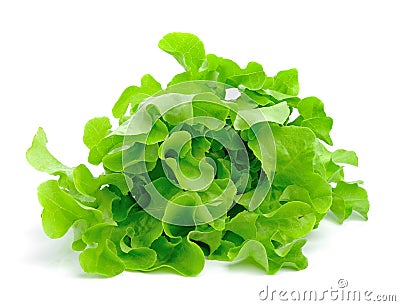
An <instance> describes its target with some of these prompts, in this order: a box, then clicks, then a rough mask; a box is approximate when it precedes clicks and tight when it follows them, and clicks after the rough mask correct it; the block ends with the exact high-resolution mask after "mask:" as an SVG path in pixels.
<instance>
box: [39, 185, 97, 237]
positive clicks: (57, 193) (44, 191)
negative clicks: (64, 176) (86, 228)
mask: <svg viewBox="0 0 400 306" xmlns="http://www.w3.org/2000/svg"><path fill="white" fill-rule="evenodd" d="M38 197H39V202H40V204H41V205H42V206H43V213H42V225H43V230H44V232H45V233H46V235H47V236H49V237H50V238H60V237H62V236H64V235H65V233H66V232H67V231H68V230H69V229H70V227H71V226H72V225H73V224H74V222H75V221H77V220H80V219H87V220H90V221H95V220H94V219H95V216H94V213H93V211H90V210H87V209H84V208H83V207H82V206H81V205H80V204H79V203H78V202H77V201H76V200H75V199H74V198H73V197H72V196H70V195H69V194H68V193H66V192H65V191H63V190H61V188H60V187H59V186H58V183H57V181H47V182H44V183H42V184H41V185H40V186H39V188H38Z"/></svg>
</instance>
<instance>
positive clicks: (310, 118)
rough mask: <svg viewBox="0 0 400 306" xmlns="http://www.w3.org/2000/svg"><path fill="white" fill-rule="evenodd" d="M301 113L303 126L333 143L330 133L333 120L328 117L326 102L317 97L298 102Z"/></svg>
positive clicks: (327, 141) (320, 137)
mask: <svg viewBox="0 0 400 306" xmlns="http://www.w3.org/2000/svg"><path fill="white" fill-rule="evenodd" d="M297 108H298V110H299V113H300V115H301V118H302V119H301V126H304V127H307V128H309V129H311V130H312V131H313V132H314V133H315V135H316V136H317V137H318V138H319V139H321V140H323V141H325V142H326V143H327V144H329V145H332V139H331V137H330V136H329V133H330V131H331V129H332V125H333V120H332V118H330V117H327V116H326V114H325V111H324V104H323V103H322V102H321V100H319V99H318V98H316V97H308V98H305V99H303V100H301V101H300V102H299V103H298V104H297Z"/></svg>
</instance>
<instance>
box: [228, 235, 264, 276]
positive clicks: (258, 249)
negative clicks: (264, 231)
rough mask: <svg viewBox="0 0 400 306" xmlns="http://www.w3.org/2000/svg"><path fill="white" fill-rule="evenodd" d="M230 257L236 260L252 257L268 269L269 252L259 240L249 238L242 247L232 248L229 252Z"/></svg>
mask: <svg viewBox="0 0 400 306" xmlns="http://www.w3.org/2000/svg"><path fill="white" fill-rule="evenodd" d="M228 257H229V258H231V260H235V261H241V260H244V259H247V258H252V259H253V260H254V261H255V262H256V263H257V264H258V265H260V266H261V267H262V268H263V269H264V270H265V271H268V256H267V252H266V250H265V248H264V246H263V245H262V243H260V242H259V241H257V240H249V241H246V242H245V243H244V244H243V245H242V246H240V247H235V248H232V249H230V250H229V252H228Z"/></svg>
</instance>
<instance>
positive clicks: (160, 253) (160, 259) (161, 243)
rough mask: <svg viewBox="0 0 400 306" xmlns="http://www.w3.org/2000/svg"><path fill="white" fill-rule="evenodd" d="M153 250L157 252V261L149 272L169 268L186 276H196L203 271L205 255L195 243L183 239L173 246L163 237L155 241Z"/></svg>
mask: <svg viewBox="0 0 400 306" xmlns="http://www.w3.org/2000/svg"><path fill="white" fill-rule="evenodd" d="M152 249H154V250H155V251H156V252H157V261H156V263H155V264H154V266H153V267H151V268H150V269H149V270H154V269H158V268H161V267H168V268H172V269H173V270H175V271H177V272H178V273H180V274H182V275H185V276H194V275H197V274H199V273H200V272H201V270H203V267H204V254H203V251H202V250H201V248H200V247H199V246H198V245H197V244H195V243H194V242H191V241H188V240H186V239H183V240H182V241H181V242H179V243H177V244H173V243H171V242H169V241H168V240H167V239H166V238H165V237H163V236H161V237H160V238H158V239H157V240H156V241H154V243H153V244H152ZM188 258H190V261H189V260H187V259H188Z"/></svg>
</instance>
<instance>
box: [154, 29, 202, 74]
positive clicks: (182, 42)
mask: <svg viewBox="0 0 400 306" xmlns="http://www.w3.org/2000/svg"><path fill="white" fill-rule="evenodd" d="M158 47H159V48H160V49H161V50H163V51H165V52H167V53H169V54H171V55H172V56H173V57H175V59H176V60H177V61H178V63H179V64H181V65H182V66H183V68H185V70H186V71H198V70H199V68H200V67H201V66H202V65H203V62H204V60H205V58H206V54H205V51H204V45H203V43H202V42H201V41H200V39H199V38H198V37H197V36H196V35H193V34H190V33H179V32H174V33H169V34H167V35H165V36H164V37H163V38H162V39H161V40H160V42H159V43H158Z"/></svg>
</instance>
